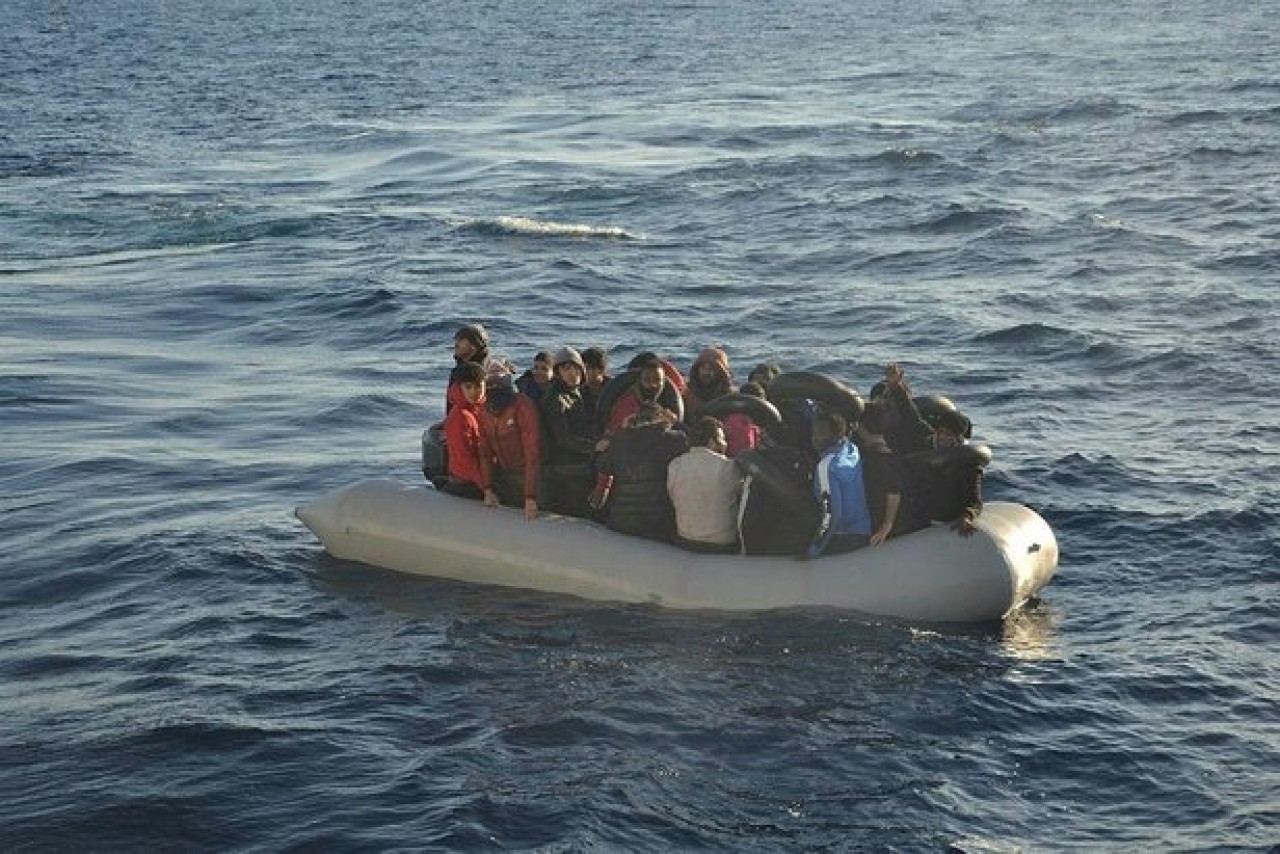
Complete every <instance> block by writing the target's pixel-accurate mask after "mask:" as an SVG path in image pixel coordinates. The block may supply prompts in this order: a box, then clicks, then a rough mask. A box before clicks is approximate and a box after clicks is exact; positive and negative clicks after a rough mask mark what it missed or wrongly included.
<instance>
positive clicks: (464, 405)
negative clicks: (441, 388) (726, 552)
mask: <svg viewBox="0 0 1280 854" xmlns="http://www.w3.org/2000/svg"><path fill="white" fill-rule="evenodd" d="M448 400H449V414H448V415H446V416H445V419H444V436H445V447H446V448H448V467H449V476H450V477H454V478H457V479H459V480H465V481H467V482H469V483H472V484H475V486H476V487H477V488H481V487H483V486H484V483H485V479H484V475H483V474H482V472H481V463H480V455H481V448H480V410H481V408H482V407H483V406H484V398H483V397H481V398H480V402H479V403H478V404H471V403H468V402H467V398H466V396H465V395H463V393H462V386H461V385H460V384H457V383H455V384H453V385H451V386H449V391H448Z"/></svg>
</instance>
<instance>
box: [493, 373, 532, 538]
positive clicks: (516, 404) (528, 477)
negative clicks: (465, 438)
mask: <svg viewBox="0 0 1280 854" xmlns="http://www.w3.org/2000/svg"><path fill="white" fill-rule="evenodd" d="M485 397H486V400H485V405H484V406H483V407H481V409H480V475H481V480H480V483H481V489H482V490H483V492H484V503H485V505H486V506H488V507H497V506H498V504H500V503H501V504H504V505H506V506H508V507H523V508H524V516H525V518H526V519H534V518H537V515H538V478H539V477H540V475H541V471H540V469H541V463H542V436H541V431H542V426H541V419H540V417H539V415H538V408H537V407H536V406H535V405H534V403H533V400H532V399H530V398H529V396H528V395H525V394H521V393H519V392H517V391H516V390H515V386H514V384H513V382H512V380H511V373H510V372H509V371H507V369H506V368H505V367H503V366H502V365H498V364H494V365H490V366H489V371H488V374H487V375H486V377H485Z"/></svg>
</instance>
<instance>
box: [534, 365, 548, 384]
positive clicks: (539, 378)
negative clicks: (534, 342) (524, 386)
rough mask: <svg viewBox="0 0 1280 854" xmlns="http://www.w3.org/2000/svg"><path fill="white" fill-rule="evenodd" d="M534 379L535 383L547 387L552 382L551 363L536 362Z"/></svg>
mask: <svg viewBox="0 0 1280 854" xmlns="http://www.w3.org/2000/svg"><path fill="white" fill-rule="evenodd" d="M533 379H534V381H535V382H538V383H541V384H543V385H545V384H546V383H549V382H551V363H550V362H545V361H541V360H539V361H536V362H534V363H533Z"/></svg>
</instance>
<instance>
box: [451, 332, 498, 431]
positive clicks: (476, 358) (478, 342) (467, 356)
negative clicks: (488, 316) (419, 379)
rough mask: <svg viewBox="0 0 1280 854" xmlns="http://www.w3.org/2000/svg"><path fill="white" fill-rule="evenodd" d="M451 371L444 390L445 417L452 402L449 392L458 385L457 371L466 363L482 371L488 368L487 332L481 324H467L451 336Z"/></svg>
mask: <svg viewBox="0 0 1280 854" xmlns="http://www.w3.org/2000/svg"><path fill="white" fill-rule="evenodd" d="M453 363H454V364H453V370H451V371H450V372H449V384H448V386H447V388H446V389H445V404H444V411H445V415H448V414H449V409H450V408H451V407H452V406H453V402H452V400H451V399H450V397H449V391H450V390H452V389H453V387H454V386H455V385H457V384H458V377H459V374H458V369H459V368H461V367H462V366H463V365H465V364H468V363H475V364H477V365H479V366H480V367H481V368H482V369H484V368H487V367H488V366H489V330H487V329H485V328H484V326H483V325H482V324H479V323H468V324H467V325H466V326H463V327H462V328H461V329H459V330H458V331H457V332H455V333H454V335H453Z"/></svg>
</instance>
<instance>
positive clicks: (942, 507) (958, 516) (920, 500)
mask: <svg viewBox="0 0 1280 854" xmlns="http://www.w3.org/2000/svg"><path fill="white" fill-rule="evenodd" d="M972 431H973V424H972V423H971V422H970V421H969V419H968V418H967V417H966V416H965V415H963V414H961V413H960V412H955V411H951V412H943V413H941V414H940V415H939V416H938V421H937V426H936V427H935V428H934V439H933V444H934V446H935V448H937V449H938V450H940V451H944V452H945V450H946V449H949V448H955V449H964V446H965V445H966V444H967V442H966V441H965V437H966V436H968V435H969V434H970V433H971V432H972ZM988 459H989V457H988ZM908 461H909V462H915V465H914V466H913V470H912V478H913V483H914V485H915V487H914V489H913V497H914V499H915V506H916V512H917V514H918V515H919V516H921V517H922V518H924V519H931V520H933V521H935V522H948V523H950V525H951V529H952V530H953V531H955V532H956V533H957V534H959V535H960V536H962V537H968V536H970V535H972V534H973V532H974V524H975V522H976V521H977V519H978V516H979V515H980V514H981V513H982V467H983V464H984V463H983V460H982V457H981V456H980V455H977V454H968V453H957V454H955V455H954V456H948V455H946V454H945V453H943V454H938V453H924V454H914V455H912V456H911V457H908Z"/></svg>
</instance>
